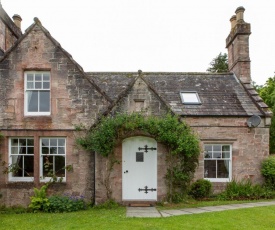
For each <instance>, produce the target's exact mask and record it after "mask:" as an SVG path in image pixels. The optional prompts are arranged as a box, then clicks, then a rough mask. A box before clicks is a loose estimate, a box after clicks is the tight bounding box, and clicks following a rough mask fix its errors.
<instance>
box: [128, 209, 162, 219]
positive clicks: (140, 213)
mask: <svg viewBox="0 0 275 230" xmlns="http://www.w3.org/2000/svg"><path fill="white" fill-rule="evenodd" d="M126 215H127V217H161V214H160V213H159V212H158V211H157V209H156V208H155V207H127V213H126Z"/></svg>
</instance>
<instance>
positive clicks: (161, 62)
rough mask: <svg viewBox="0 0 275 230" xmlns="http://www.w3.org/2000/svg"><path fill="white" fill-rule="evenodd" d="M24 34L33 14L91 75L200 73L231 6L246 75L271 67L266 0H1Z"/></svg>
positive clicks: (272, 26)
mask: <svg viewBox="0 0 275 230" xmlns="http://www.w3.org/2000/svg"><path fill="white" fill-rule="evenodd" d="M1 3H2V6H3V8H4V9H5V10H6V12H7V13H8V14H9V16H10V17H12V16H13V15H14V14H19V15H20V16H21V17H22V19H23V21H22V31H23V32H24V31H25V30H26V29H27V28H28V27H29V26H30V25H31V24H32V23H33V18H34V17H38V18H39V20H40V21H41V22H42V25H43V26H44V27H45V28H46V29H47V30H49V32H50V33H51V35H52V36H53V37H54V38H55V39H56V40H57V41H58V42H59V43H60V44H61V46H62V47H63V48H64V49H65V50H66V51H68V52H69V53H70V54H71V55H72V56H73V58H74V60H75V61H76V62H77V63H79V64H80V65H81V66H82V67H83V69H84V71H87V72H88V71H93V72H137V71H138V70H139V69H141V70H142V71H143V72H205V71H206V69H207V68H208V67H209V63H210V62H211V61H212V59H213V58H215V57H216V56H217V55H218V54H219V53H220V52H221V53H227V50H226V48H225V39H226V37H227V36H228V34H229V32H230V28H231V27H230V21H229V19H230V18H231V16H232V15H234V14H235V10H236V9H237V7H239V6H243V7H244V8H245V9H246V10H245V12H244V20H245V21H246V22H248V23H250V24H251V31H252V34H251V35H250V39H249V44H250V59H251V77H252V80H253V81H255V82H256V83H257V84H260V85H262V84H264V83H265V82H266V80H267V79H268V78H269V77H273V76H274V71H275V1H274V0H261V1H259V0H207V1H206V0H191V1H190V0H78V1H76V0H47V1H45V0H44V1H38V0H24V1H23V0H1Z"/></svg>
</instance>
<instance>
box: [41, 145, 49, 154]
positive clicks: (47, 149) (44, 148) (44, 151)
mask: <svg viewBox="0 0 275 230" xmlns="http://www.w3.org/2000/svg"><path fill="white" fill-rule="evenodd" d="M42 154H44V155H48V154H50V148H48V147H42Z"/></svg>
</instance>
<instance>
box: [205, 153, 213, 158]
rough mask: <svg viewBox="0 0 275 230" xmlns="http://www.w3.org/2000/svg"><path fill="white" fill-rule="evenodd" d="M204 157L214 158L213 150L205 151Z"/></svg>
mask: <svg viewBox="0 0 275 230" xmlns="http://www.w3.org/2000/svg"><path fill="white" fill-rule="evenodd" d="M204 158H212V153H211V152H204Z"/></svg>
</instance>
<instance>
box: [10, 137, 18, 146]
mask: <svg viewBox="0 0 275 230" xmlns="http://www.w3.org/2000/svg"><path fill="white" fill-rule="evenodd" d="M11 146H18V139H17V138H16V139H11Z"/></svg>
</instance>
